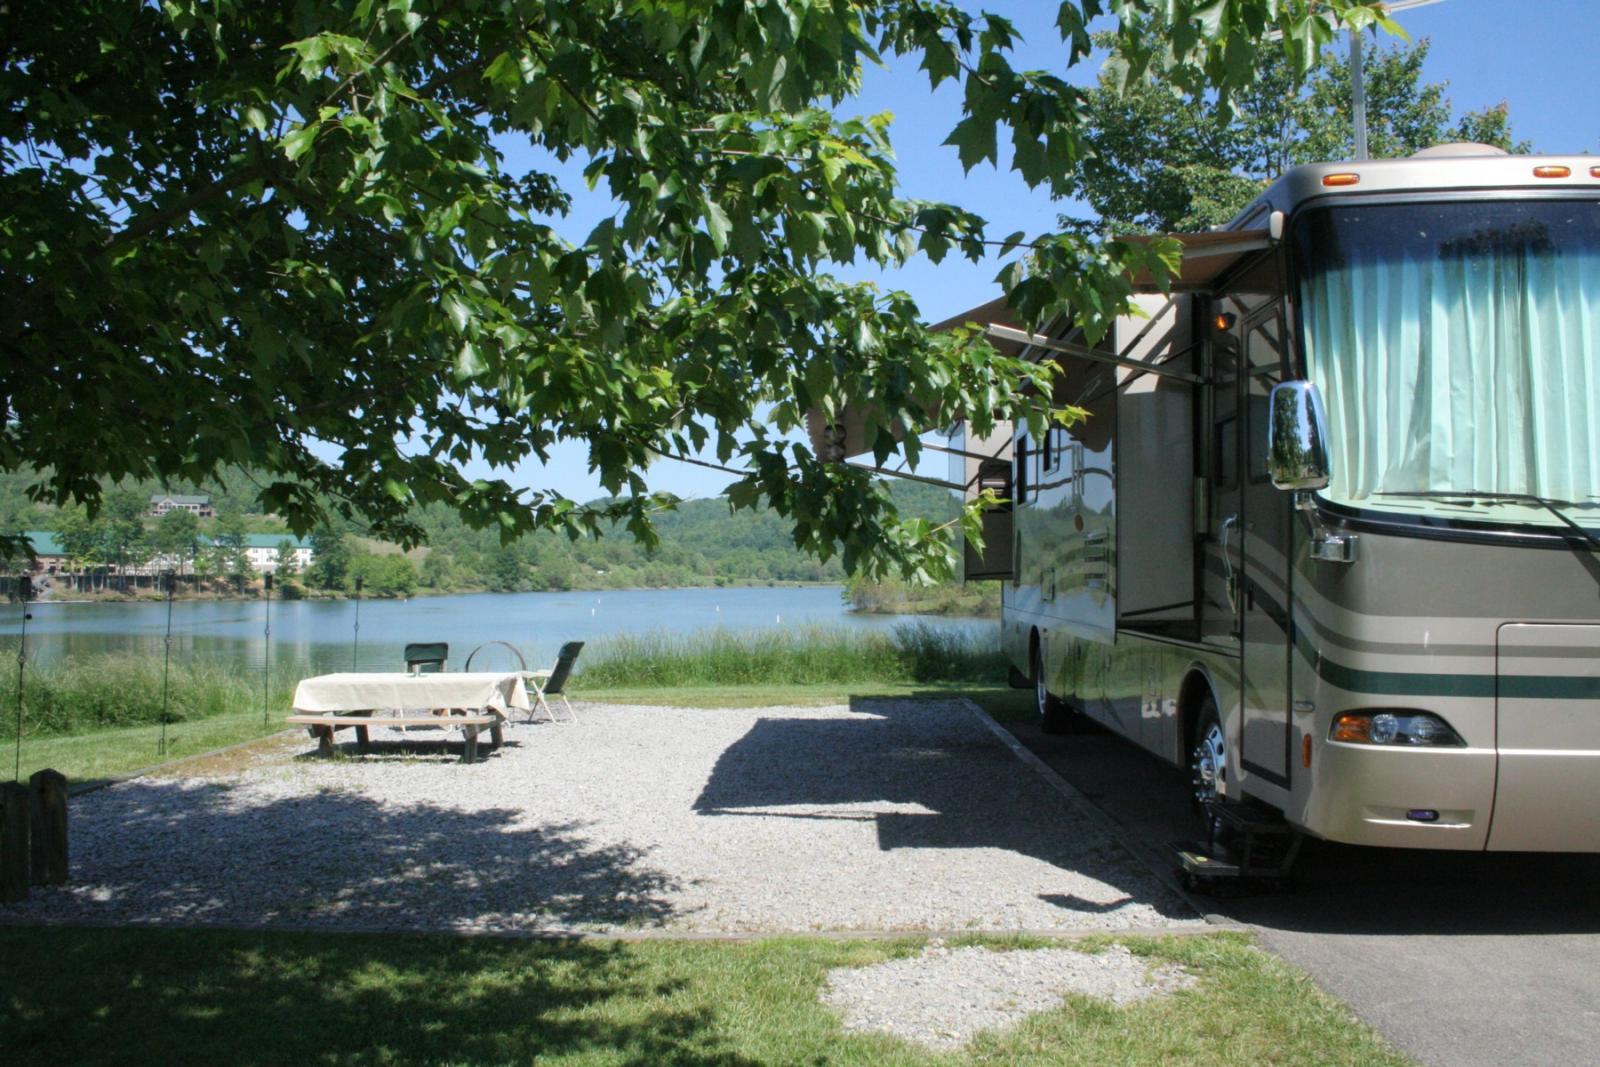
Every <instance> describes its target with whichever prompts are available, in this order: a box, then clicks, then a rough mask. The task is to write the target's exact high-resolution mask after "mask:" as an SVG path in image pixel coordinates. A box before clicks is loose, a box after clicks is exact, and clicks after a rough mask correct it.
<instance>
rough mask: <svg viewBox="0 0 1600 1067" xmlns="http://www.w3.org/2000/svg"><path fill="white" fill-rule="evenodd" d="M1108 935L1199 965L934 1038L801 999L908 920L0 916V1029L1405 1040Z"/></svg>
mask: <svg viewBox="0 0 1600 1067" xmlns="http://www.w3.org/2000/svg"><path fill="white" fill-rule="evenodd" d="M991 943H992V944H995V945H996V946H998V947H1012V948H1022V947H1037V946H1039V945H1042V944H1044V943H1043V942H1024V941H1020V940H1015V939H1012V940H1009V941H1006V942H991ZM1125 943H1126V944H1128V946H1129V947H1130V948H1131V949H1132V950H1133V951H1135V952H1137V953H1140V954H1142V955H1146V956H1148V957H1149V958H1151V959H1152V960H1165V961H1172V962H1176V963H1181V964H1183V965H1184V966H1186V967H1188V968H1189V969H1190V970H1191V972H1193V973H1194V974H1196V975H1197V976H1198V977H1199V979H1200V982H1199V985H1198V986H1197V987H1196V988H1194V989H1191V990H1186V991H1183V992H1180V993H1178V994H1175V995H1173V996H1171V997H1168V998H1164V999H1158V1000H1154V1001H1147V1002H1145V1003H1142V1004H1136V1005H1132V1006H1129V1007H1127V1008H1122V1009H1118V1008H1112V1007H1109V1006H1106V1005H1104V1004H1102V1003H1097V1002H1093V1001H1090V1000H1086V999H1082V998H1077V997H1073V998H1069V999H1067V1000H1065V1001H1064V1002H1063V1005H1062V1006H1061V1007H1060V1008H1058V1009H1056V1010H1053V1011H1049V1012H1045V1013H1042V1014H1040V1015H1037V1016H1034V1017H1031V1018H1030V1019H1029V1020H1027V1021H1026V1022H1025V1023H1024V1024H1023V1025H1022V1026H1021V1027H1020V1028H1017V1029H1015V1030H1012V1031H1010V1032H1004V1033H988V1034H984V1035H980V1037H979V1038H978V1039H977V1040H976V1041H975V1042H974V1043H973V1044H972V1045H971V1046H969V1047H968V1049H967V1051H966V1052H965V1053H963V1054H960V1055H936V1054H934V1053H931V1052H928V1051H925V1050H923V1049H921V1048H920V1047H918V1046H914V1045H910V1044H907V1043H904V1042H901V1041H899V1040H897V1039H894V1038H890V1037H886V1036H881V1035H847V1034H845V1033H844V1032H843V1030H842V1029H841V1028H840V1026H839V1024H838V1022H837V1020H836V1019H835V1017H834V1016H833V1015H832V1014H831V1013H830V1012H829V1011H828V1010H827V1009H826V1008H824V1007H822V1006H821V1005H819V1004H818V1002H817V992H818V990H819V989H820V988H821V985H822V983H823V981H824V979H825V976H826V972H827V971H828V970H829V969H830V968H833V967H841V966H861V965H864V964H869V963H874V962H877V961H880V960H884V959H888V958H891V957H894V956H900V955H905V954H909V953H914V952H916V951H918V950H919V949H920V948H921V942H920V941H916V940H905V941H892V942H884V941H832V940H792V939H791V940H768V941H758V942H740V943H716V942H689V941H655V942H640V943H616V942H609V943H608V942H576V943H552V942H542V941H523V940H501V939H492V938H450V937H423V936H367V935H335V934H323V935H311V934H277V933H240V932H231V931H205V930H86V929H71V928H54V929H52V928H24V927H12V928H0V1003H3V1004H4V1011H0V1048H4V1049H5V1050H7V1053H8V1059H9V1060H11V1061H13V1062H16V1063H18V1064H31V1063H38V1064H44V1063H73V1064H95V1063H161V1064H178V1063H196V1064H214V1063H229V1064H267V1063H293V1064H302V1063H322V1064H410V1063H460V1064H475V1063H529V1062H538V1063H540V1064H563V1065H566V1064H594V1065H602V1064H607V1065H612V1064H614V1065H622V1064H637V1065H641V1067H642V1065H653V1064H674V1063H676V1064H717V1065H738V1064H822V1063H828V1064H896V1065H914V1064H950V1063H962V1062H979V1063H1006V1064H1011V1063H1037V1064H1095V1065H1102V1064H1145V1063H1148V1064H1246V1063H1248V1064H1260V1063H1282V1064H1296V1063H1316V1064H1363V1065H1365V1064H1401V1063H1404V1062H1405V1061H1404V1060H1402V1059H1401V1058H1400V1057H1398V1056H1396V1055H1395V1054H1394V1053H1393V1052H1392V1051H1390V1050H1388V1049H1387V1048H1386V1046H1385V1045H1384V1044H1383V1042H1382V1041H1381V1039H1380V1038H1378V1037H1377V1036H1376V1035H1375V1034H1374V1033H1373V1032H1372V1031H1370V1030H1369V1029H1367V1028H1366V1027H1364V1026H1363V1025H1362V1024H1360V1023H1359V1022H1357V1021H1355V1020H1354V1019H1353V1018H1352V1016H1351V1015H1350V1013H1349V1012H1348V1011H1347V1010H1346V1009H1344V1008H1343V1007H1342V1006H1340V1005H1339V1004H1338V1003H1337V1002H1335V1001H1333V1000H1331V999H1330V998H1328V997H1327V996H1325V995H1323V994H1322V993H1320V992H1318V991H1317V989H1316V988H1315V987H1314V986H1313V985H1312V984H1311V982H1310V981H1309V980H1308V979H1306V978H1305V977H1304V976H1303V975H1301V974H1299V973H1298V972H1296V971H1294V970H1292V969H1291V968H1290V967H1289V966H1288V965H1287V964H1284V963H1282V962H1281V961H1279V960H1278V959H1276V958H1275V957H1273V956H1270V955H1268V954H1266V953H1264V952H1260V951H1258V950H1256V949H1255V948H1254V947H1253V946H1252V945H1251V944H1250V943H1249V941H1248V940H1247V939H1246V938H1244V937H1242V936H1240V935H1229V934H1218V935H1212V936H1207V937H1187V938H1167V939H1159V940H1153V939H1129V940H1127V941H1126V942H1125ZM1090 947H1092V946H1090Z"/></svg>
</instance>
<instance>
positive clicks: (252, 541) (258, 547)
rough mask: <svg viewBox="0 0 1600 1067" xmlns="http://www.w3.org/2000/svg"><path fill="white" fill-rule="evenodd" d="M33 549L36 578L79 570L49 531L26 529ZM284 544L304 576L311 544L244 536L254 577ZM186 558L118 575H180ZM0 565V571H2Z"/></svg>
mask: <svg viewBox="0 0 1600 1067" xmlns="http://www.w3.org/2000/svg"><path fill="white" fill-rule="evenodd" d="M24 536H25V537H27V539H28V542H29V543H30V544H31V545H32V546H33V552H34V563H33V573H34V574H36V575H48V574H72V573H77V572H78V571H80V570H81V569H82V567H81V565H80V566H74V564H73V561H72V559H71V558H70V557H69V556H68V555H67V551H66V549H65V548H63V547H62V546H61V539H60V538H59V537H57V536H56V535H55V534H54V533H51V532H50V531H49V530H29V531H27V532H26V533H25V534H24ZM285 541H287V542H288V543H289V553H290V557H291V558H292V559H293V560H294V570H295V573H297V574H299V573H303V572H304V571H305V569H306V568H307V567H309V566H311V561H312V560H313V559H314V558H315V557H314V554H313V553H312V551H311V542H310V541H307V540H305V539H303V538H299V537H295V536H294V535H293V534H275V533H269V534H246V535H245V539H244V554H245V558H246V559H248V560H249V561H250V569H251V570H253V571H255V573H257V574H276V573H278V546H279V545H281V544H283V543H284V542H285ZM197 543H198V546H199V548H200V550H201V551H206V550H208V549H210V548H211V547H212V545H213V544H214V542H213V541H212V540H211V539H210V538H208V537H201V538H198V539H197ZM191 562H192V561H191V560H189V559H188V557H187V556H185V557H184V558H182V559H180V558H178V557H177V556H168V555H160V554H158V555H155V556H152V557H150V558H148V559H146V560H144V561H143V562H142V563H139V564H136V565H130V566H126V567H123V568H121V573H123V574H128V575H137V576H142V577H149V576H152V575H157V574H160V573H162V572H163V571H179V572H183V571H184V570H185V569H186V568H187V567H188V566H190V565H191ZM109 567H110V564H108V563H99V564H96V565H95V567H94V569H97V570H103V569H107V568H109ZM3 569H4V568H3V566H0V570H3Z"/></svg>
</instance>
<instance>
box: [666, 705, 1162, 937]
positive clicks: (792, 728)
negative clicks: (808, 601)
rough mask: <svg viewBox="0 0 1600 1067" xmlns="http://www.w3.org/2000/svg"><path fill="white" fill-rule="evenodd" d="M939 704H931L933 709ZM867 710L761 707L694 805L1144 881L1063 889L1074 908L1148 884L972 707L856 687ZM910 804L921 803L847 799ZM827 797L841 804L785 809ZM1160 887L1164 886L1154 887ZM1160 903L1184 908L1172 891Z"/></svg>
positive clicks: (703, 810) (1094, 907)
mask: <svg viewBox="0 0 1600 1067" xmlns="http://www.w3.org/2000/svg"><path fill="white" fill-rule="evenodd" d="M934 709H937V710H934ZM850 710H851V711H853V712H856V713H857V714H858V715H861V716H870V717H865V718H853V719H826V718H793V719H778V718H772V719H762V720H760V721H759V722H757V723H756V725H755V726H754V727H752V728H751V730H750V731H749V732H748V733H746V734H745V735H744V736H743V737H741V738H740V739H739V740H738V741H737V742H735V743H734V744H733V745H731V746H729V747H728V748H727V749H726V750H725V751H724V752H723V753H722V755H721V757H720V758H719V759H718V761H717V763H716V766H715V768H714V769H713V771H712V774H711V777H710V779H709V780H708V781H707V782H706V785H705V787H704V789H703V790H702V791H701V793H700V796H699V797H698V798H697V799H696V801H695V803H694V810H695V811H697V812H699V813H700V814H702V815H708V816H722V817H732V816H741V815H755V814H760V815H761V816H763V817H766V818H792V819H799V820H814V819H848V820H857V821H868V820H870V821H872V822H874V823H875V824H876V827H877V837H878V847H879V848H880V849H882V850H884V851H890V850H893V849H902V848H936V849H1001V850H1005V851H1009V852H1015V853H1018V854H1021V855H1026V856H1030V857H1033V858H1034V859H1038V860H1042V861H1044V862H1045V863H1048V864H1051V865H1052V866H1055V867H1058V868H1060V869H1062V870H1066V871H1074V872H1078V873H1081V874H1084V875H1087V876H1089V877H1091V878H1094V879H1096V880H1098V881H1101V882H1104V883H1106V884H1107V885H1111V886H1119V887H1128V886H1131V885H1141V884H1142V885H1143V887H1144V888H1143V889H1142V890H1141V891H1139V892H1137V893H1134V894H1132V895H1130V896H1128V897H1125V898H1124V899H1123V900H1121V901H1118V902H1117V903H1116V904H1111V905H1102V904H1099V903H1089V902H1083V901H1077V902H1076V903H1073V901H1074V900H1075V899H1076V898H1067V897H1062V898H1060V899H1054V900H1050V901H1049V902H1050V903H1052V904H1056V905H1057V906H1059V907H1063V908H1070V909H1073V910H1079V911H1085V912H1096V911H1116V910H1117V909H1118V908H1120V907H1124V906H1126V905H1128V904H1130V903H1132V902H1134V900H1136V899H1145V898H1149V897H1150V896H1151V893H1150V889H1151V888H1152V887H1153V884H1154V880H1153V879H1151V878H1150V876H1149V875H1148V873H1147V872H1146V871H1145V870H1144V869H1143V868H1142V867H1141V866H1140V865H1139V864H1138V863H1137V861H1135V860H1134V859H1133V858H1132V857H1131V856H1130V855H1128V854H1127V853H1126V852H1125V851H1124V850H1123V849H1122V848H1121V847H1120V846H1119V845H1118V844H1117V843H1116V842H1114V841H1111V840H1109V839H1106V838H1104V837H1103V836H1102V835H1101V833H1100V832H1099V830H1098V829H1096V828H1093V827H1087V826H1084V825H1083V824H1082V822H1081V819H1080V817H1079V815H1078V813H1077V812H1076V810H1075V809H1073V808H1072V806H1071V805H1070V804H1068V803H1067V802H1066V801H1065V800H1064V799H1063V798H1062V797H1060V796H1059V795H1058V794H1057V793H1055V792H1054V791H1053V790H1051V789H1049V788H1048V787H1046V786H1045V785H1044V783H1043V782H1042V781H1041V780H1040V778H1039V777H1038V776H1037V775H1036V774H1034V773H1033V772H1032V771H1030V770H1028V769H1027V768H1026V767H1024V766H1023V765H1022V764H1020V763H1019V762H1018V761H1017V758H1016V756H1015V755H1013V754H1012V753H1011V751H1010V750H1009V749H1007V748H1005V747H1004V746H1002V745H1001V744H999V743H998V742H997V741H996V740H995V739H994V738H993V737H991V736H990V735H989V734H988V732H987V731H986V730H984V728H983V727H982V726H981V725H979V724H977V723H976V722H974V721H973V720H972V718H971V716H970V714H969V713H968V712H967V711H966V710H964V709H959V708H952V706H951V702H950V700H949V697H948V694H943V695H941V699H938V700H932V699H916V698H909V699H897V698H883V699H874V698H865V697H855V698H852V699H851V701H850ZM886 803H887V804H904V805H917V806H920V807H923V808H926V809H928V810H927V811H925V812H867V811H855V812H852V811H850V810H849V809H850V807H851V806H852V805H857V806H864V805H868V804H886ZM827 806H834V807H838V808H842V809H844V810H841V811H834V812H829V811H822V812H819V811H815V810H810V811H806V810H801V811H785V810H781V809H784V808H802V809H805V808H812V809H814V808H817V807H827ZM1158 896H1159V897H1161V898H1165V897H1166V894H1164V893H1162V894H1158ZM1152 903H1155V904H1156V905H1157V906H1158V907H1160V908H1161V910H1162V912H1163V914H1170V916H1171V917H1181V918H1193V913H1192V912H1191V911H1189V909H1188V908H1187V907H1186V906H1184V905H1182V904H1181V902H1174V906H1173V907H1172V908H1171V909H1170V911H1169V909H1168V908H1167V907H1166V906H1165V905H1164V904H1161V903H1160V902H1159V901H1152Z"/></svg>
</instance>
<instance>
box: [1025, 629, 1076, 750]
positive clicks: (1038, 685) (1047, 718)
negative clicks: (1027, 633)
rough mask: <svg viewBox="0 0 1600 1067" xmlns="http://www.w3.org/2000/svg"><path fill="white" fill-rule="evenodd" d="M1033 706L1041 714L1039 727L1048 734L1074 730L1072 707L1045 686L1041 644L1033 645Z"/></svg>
mask: <svg viewBox="0 0 1600 1067" xmlns="http://www.w3.org/2000/svg"><path fill="white" fill-rule="evenodd" d="M1033 707H1034V710H1035V711H1036V712H1038V714H1039V727H1040V729H1042V730H1043V731H1044V732H1045V733H1047V734H1064V733H1070V732H1071V730H1072V707H1071V705H1069V704H1068V703H1067V702H1066V701H1065V700H1062V699H1061V698H1060V697H1058V696H1056V695H1054V694H1053V693H1051V692H1050V690H1049V689H1048V688H1047V687H1046V686H1045V680H1044V657H1043V656H1041V655H1040V654H1039V646H1038V645H1037V644H1035V645H1034V646H1033Z"/></svg>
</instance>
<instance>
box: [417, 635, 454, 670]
mask: <svg viewBox="0 0 1600 1067" xmlns="http://www.w3.org/2000/svg"><path fill="white" fill-rule="evenodd" d="M449 655H450V646H449V645H448V644H446V643H445V642H443V641H413V642H412V643H411V644H409V645H407V646H406V670H408V671H416V672H417V673H418V674H438V673H439V672H440V671H442V670H444V665H445V660H446V658H447V657H448V656H449Z"/></svg>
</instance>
